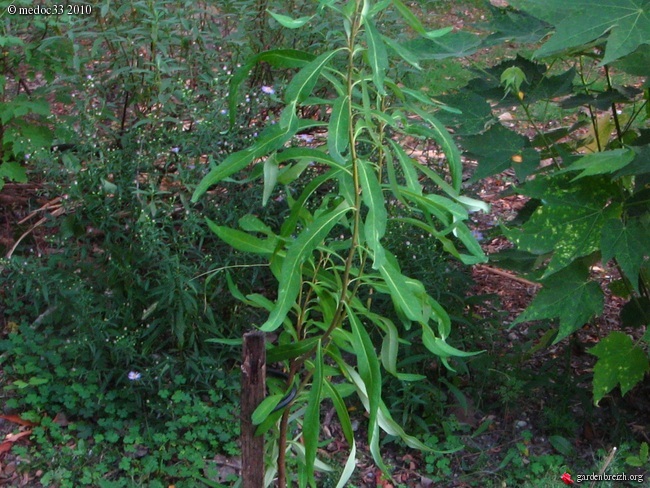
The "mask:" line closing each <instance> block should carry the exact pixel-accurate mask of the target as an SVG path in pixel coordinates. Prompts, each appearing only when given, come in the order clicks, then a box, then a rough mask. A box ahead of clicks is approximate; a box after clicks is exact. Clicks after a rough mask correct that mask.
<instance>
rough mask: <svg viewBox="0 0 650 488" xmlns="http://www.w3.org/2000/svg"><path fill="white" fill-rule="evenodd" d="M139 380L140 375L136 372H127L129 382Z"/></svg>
mask: <svg viewBox="0 0 650 488" xmlns="http://www.w3.org/2000/svg"><path fill="white" fill-rule="evenodd" d="M140 378H142V374H141V373H138V372H137V371H129V379H130V380H131V381H138V380H139V379H140Z"/></svg>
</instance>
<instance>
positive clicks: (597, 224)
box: [506, 175, 621, 277]
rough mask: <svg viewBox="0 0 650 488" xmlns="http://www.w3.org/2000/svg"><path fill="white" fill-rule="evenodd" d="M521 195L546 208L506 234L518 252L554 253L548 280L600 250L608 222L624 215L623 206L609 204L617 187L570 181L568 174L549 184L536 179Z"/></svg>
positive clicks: (597, 181)
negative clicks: (575, 261)
mask: <svg viewBox="0 0 650 488" xmlns="http://www.w3.org/2000/svg"><path fill="white" fill-rule="evenodd" d="M521 193H522V194H524V195H527V196H530V197H533V198H537V199H539V200H541V201H542V202H543V203H544V205H540V206H539V207H537V209H536V210H535V212H533V214H532V216H531V218H530V219H529V220H528V222H526V223H525V224H524V225H523V226H522V227H521V228H520V229H512V230H509V231H507V232H506V235H507V237H508V238H509V239H510V240H512V241H513V242H514V243H515V244H516V245H517V247H518V248H519V249H523V250H525V251H529V252H531V253H533V254H545V253H550V252H553V257H552V259H551V262H550V263H549V265H548V267H547V269H546V273H545V275H544V276H545V277H547V276H549V275H551V274H553V273H555V272H557V271H559V270H561V269H562V268H564V267H566V266H567V265H569V264H570V263H571V262H573V261H574V260H575V259H577V258H580V257H583V256H587V255H589V254H591V253H593V252H595V251H597V250H598V249H599V248H600V236H601V233H602V231H603V226H604V224H605V221H607V220H609V219H610V218H617V217H619V215H620V212H621V207H620V204H618V203H613V202H611V201H610V200H611V195H612V194H615V191H614V187H613V186H612V185H611V184H610V183H608V182H607V181H605V180H603V179H600V178H595V177H591V178H584V179H581V180H577V181H567V177H566V175H560V176H558V177H555V178H553V179H551V180H550V181H548V180H541V179H540V180H535V181H533V182H530V183H529V184H527V185H526V186H525V187H524V188H523V189H522V190H521Z"/></svg>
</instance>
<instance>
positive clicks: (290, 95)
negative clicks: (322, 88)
mask: <svg viewBox="0 0 650 488" xmlns="http://www.w3.org/2000/svg"><path fill="white" fill-rule="evenodd" d="M341 49H343V48H340V49H337V50H335V51H328V52H326V53H323V54H321V55H320V56H318V57H317V58H316V59H314V60H313V61H312V62H311V63H309V64H308V65H307V66H305V67H304V68H303V69H301V70H300V71H299V72H298V73H297V74H296V76H294V77H293V79H292V80H291V82H290V83H289V85H288V86H287V90H286V92H285V97H284V100H285V102H286V103H287V104H288V105H291V104H297V103H302V102H303V101H304V100H305V98H307V97H308V96H309V95H310V94H311V92H312V90H313V89H314V86H316V82H317V81H318V77H319V76H320V72H321V70H322V69H323V68H324V67H325V65H326V64H327V63H328V62H329V60H330V59H331V58H332V57H333V56H334V55H335V54H336V53H338V52H339V51H340V50H341Z"/></svg>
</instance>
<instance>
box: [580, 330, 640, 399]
mask: <svg viewBox="0 0 650 488" xmlns="http://www.w3.org/2000/svg"><path fill="white" fill-rule="evenodd" d="M589 353H590V354H593V355H594V356H597V357H598V361H597V362H596V365H595V366H594V403H595V404H596V405H598V402H599V401H600V400H601V399H602V398H603V397H604V396H605V395H607V394H608V393H609V392H610V391H612V390H613V389H614V388H615V387H616V385H617V384H620V385H621V394H622V395H625V394H626V393H627V392H628V391H630V390H631V389H632V388H633V387H634V385H636V384H637V383H638V382H639V381H641V380H642V379H643V376H644V375H645V374H646V372H647V371H648V370H650V366H649V364H648V356H647V355H646V353H645V352H643V349H641V348H640V347H637V346H635V345H634V343H633V342H632V339H630V338H629V337H628V336H627V334H624V333H623V332H612V333H611V334H609V335H608V336H607V337H606V338H605V339H601V341H600V342H599V343H598V345H596V346H595V347H592V348H591V349H589Z"/></svg>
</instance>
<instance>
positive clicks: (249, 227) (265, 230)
mask: <svg viewBox="0 0 650 488" xmlns="http://www.w3.org/2000/svg"><path fill="white" fill-rule="evenodd" d="M237 223H238V224H239V227H241V229H242V230H245V231H246V232H258V233H260V234H266V235H267V236H269V237H274V236H275V233H274V232H273V229H271V228H270V227H269V226H268V225H266V224H265V223H264V222H262V221H261V220H260V219H259V218H258V217H256V216H255V215H251V214H246V215H244V216H243V217H241V218H240V219H239V221H238V222H237Z"/></svg>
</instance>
